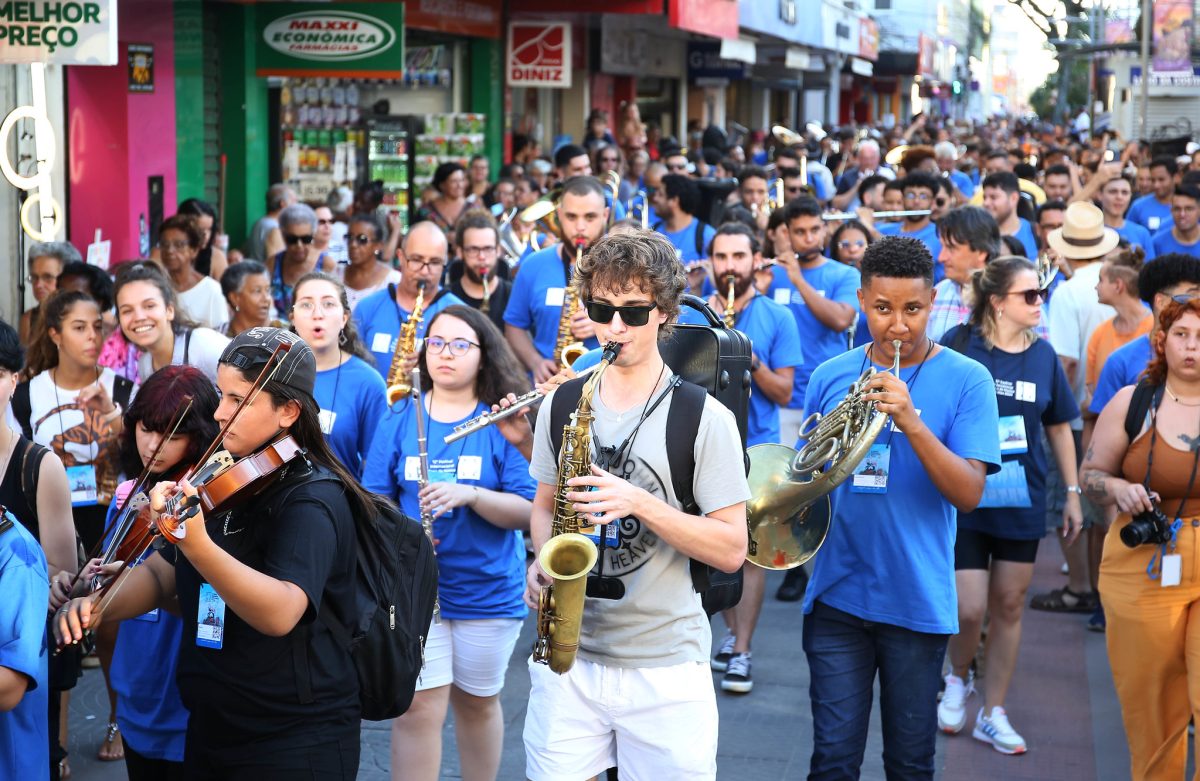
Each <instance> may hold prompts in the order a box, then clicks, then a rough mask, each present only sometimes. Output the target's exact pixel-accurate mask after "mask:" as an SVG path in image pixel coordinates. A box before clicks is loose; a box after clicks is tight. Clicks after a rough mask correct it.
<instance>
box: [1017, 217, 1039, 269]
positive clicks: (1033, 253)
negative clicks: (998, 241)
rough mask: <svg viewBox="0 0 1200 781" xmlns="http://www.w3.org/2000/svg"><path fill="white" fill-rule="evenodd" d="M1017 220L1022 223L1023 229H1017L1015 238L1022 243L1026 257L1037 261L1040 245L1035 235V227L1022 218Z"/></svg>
mask: <svg viewBox="0 0 1200 781" xmlns="http://www.w3.org/2000/svg"><path fill="white" fill-rule="evenodd" d="M1017 220H1018V221H1019V222H1020V223H1021V227H1019V228H1017V232H1016V233H1014V234H1013V237H1014V238H1016V240H1017V241H1019V242H1021V246H1023V247H1024V248H1025V257H1027V258H1029V259H1030V260H1033V261H1036V260H1037V257H1038V243H1037V237H1036V236H1034V235H1033V226H1032V225H1030V224H1029V221H1028V220H1026V219H1024V218H1022V217H1018V218H1017Z"/></svg>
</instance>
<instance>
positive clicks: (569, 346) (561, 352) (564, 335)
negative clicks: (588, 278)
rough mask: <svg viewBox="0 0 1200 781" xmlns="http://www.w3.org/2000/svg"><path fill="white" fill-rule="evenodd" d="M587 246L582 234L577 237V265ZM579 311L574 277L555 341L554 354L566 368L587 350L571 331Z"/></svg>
mask: <svg viewBox="0 0 1200 781" xmlns="http://www.w3.org/2000/svg"><path fill="white" fill-rule="evenodd" d="M585 247H587V239H585V238H584V237H582V236H580V237H579V238H577V239H575V266H576V267H578V266H579V261H580V260H582V259H583V250H584V248H585ZM578 312H579V283H578V282H577V281H576V279H575V278H574V277H572V278H571V281H570V282H569V283H568V284H567V289H566V292H565V293H563V306H562V315H561V316H560V317H559V318H558V339H556V340H555V342H554V355H555V356H556V357H557V358H558V360H559V363H561V364H562V366H563V368H564V369H569V368H571V364H573V363H575V361H577V360H578V359H579V358H580V356H582V355H583V354H584V353H585V352H587V347H585V346H584V344H583V342H579V341H576V340H575V335H574V334H573V333H572V332H571V321H572V320H574V319H575V315H576V314H577V313H578Z"/></svg>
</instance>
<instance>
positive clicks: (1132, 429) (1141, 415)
mask: <svg viewBox="0 0 1200 781" xmlns="http://www.w3.org/2000/svg"><path fill="white" fill-rule="evenodd" d="M1163 387H1164V386H1162V385H1155V384H1153V383H1151V382H1150V381H1149V380H1141V381H1140V382H1138V384H1137V387H1135V388H1134V389H1133V396H1132V398H1130V399H1129V409H1128V411H1126V413H1125V436H1127V437H1129V441H1130V442H1133V440H1135V439H1137V436H1138V434H1140V433H1142V424H1143V423H1145V422H1146V416H1147V415H1149V414H1150V408H1151V407H1153V406H1154V405H1155V404H1157V403H1158V402H1159V401H1160V400H1161V399H1162V394H1163Z"/></svg>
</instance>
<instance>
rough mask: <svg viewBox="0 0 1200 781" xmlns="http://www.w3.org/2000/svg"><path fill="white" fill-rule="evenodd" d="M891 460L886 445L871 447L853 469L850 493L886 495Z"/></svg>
mask: <svg viewBox="0 0 1200 781" xmlns="http://www.w3.org/2000/svg"><path fill="white" fill-rule="evenodd" d="M891 460H892V451H891V449H890V448H889V447H888V446H887V445H871V449H870V450H868V451H867V455H866V458H864V459H863V460H862V461H861V462H859V464H858V466H857V467H855V469H854V476H853V480H852V481H851V483H850V491H851V493H856V494H886V493H887V484H888V468H889V466H890V464H891Z"/></svg>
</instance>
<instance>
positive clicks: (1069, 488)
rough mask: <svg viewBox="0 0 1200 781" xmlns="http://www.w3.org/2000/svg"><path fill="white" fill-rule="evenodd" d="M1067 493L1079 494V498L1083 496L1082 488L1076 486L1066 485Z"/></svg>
mask: <svg viewBox="0 0 1200 781" xmlns="http://www.w3.org/2000/svg"><path fill="white" fill-rule="evenodd" d="M1067 493H1069V494H1079V495H1080V496H1083V489H1082V488H1080V487H1079V486H1077V485H1068V486H1067Z"/></svg>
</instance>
